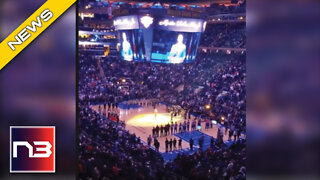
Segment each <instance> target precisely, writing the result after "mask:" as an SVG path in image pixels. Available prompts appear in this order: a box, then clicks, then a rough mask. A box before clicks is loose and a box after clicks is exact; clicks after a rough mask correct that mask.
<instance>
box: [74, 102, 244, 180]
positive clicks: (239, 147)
mask: <svg viewBox="0 0 320 180" xmlns="http://www.w3.org/2000/svg"><path fill="white" fill-rule="evenodd" d="M78 106H79V110H80V112H79V121H80V123H79V128H80V133H79V148H78V151H79V154H78V155H79V157H78V158H79V164H78V170H79V178H80V179H216V178H218V177H219V178H224V179H245V174H246V169H245V147H246V146H245V140H238V141H236V142H234V144H233V145H232V146H231V147H230V148H227V147H226V146H224V145H223V144H217V143H213V144H211V146H210V147H209V148H208V149H207V150H205V151H198V152H195V153H194V154H192V155H185V154H182V155H180V154H179V155H178V156H177V158H176V159H175V160H173V161H168V162H164V160H163V158H162V157H161V155H160V154H159V153H158V152H157V151H154V150H152V149H151V148H149V147H148V146H147V145H145V144H144V143H142V142H141V140H140V139H139V138H138V137H136V136H135V135H134V134H130V133H129V132H128V131H126V130H125V129H124V128H123V127H122V126H121V125H119V124H117V123H114V122H112V121H109V120H107V119H106V118H103V116H101V114H99V113H97V112H95V111H93V110H92V109H90V108H89V107H88V106H87V105H86V103H83V102H81V103H80V104H79V105H78Z"/></svg>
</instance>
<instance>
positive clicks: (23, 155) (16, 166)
mask: <svg viewBox="0 0 320 180" xmlns="http://www.w3.org/2000/svg"><path fill="white" fill-rule="evenodd" d="M55 158H56V157H55V127H54V126H10V173H55Z"/></svg>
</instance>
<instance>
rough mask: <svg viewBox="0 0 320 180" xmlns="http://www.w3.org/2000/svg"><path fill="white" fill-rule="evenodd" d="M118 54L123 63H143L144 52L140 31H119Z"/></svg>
mask: <svg viewBox="0 0 320 180" xmlns="http://www.w3.org/2000/svg"><path fill="white" fill-rule="evenodd" d="M118 35H119V42H120V54H121V57H122V59H123V60H125V61H144V60H145V56H144V54H145V50H144V43H143V36H142V33H141V30H139V29H133V30H121V31H119V32H118Z"/></svg>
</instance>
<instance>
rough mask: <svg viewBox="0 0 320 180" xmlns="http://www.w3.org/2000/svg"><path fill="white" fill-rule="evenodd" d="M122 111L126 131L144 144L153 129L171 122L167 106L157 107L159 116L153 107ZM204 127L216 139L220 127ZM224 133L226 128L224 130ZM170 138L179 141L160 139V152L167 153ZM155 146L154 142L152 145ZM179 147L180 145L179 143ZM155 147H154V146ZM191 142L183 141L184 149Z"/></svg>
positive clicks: (205, 131)
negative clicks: (167, 141) (166, 148)
mask: <svg viewBox="0 0 320 180" xmlns="http://www.w3.org/2000/svg"><path fill="white" fill-rule="evenodd" d="M92 109H94V110H95V111H98V105H96V106H92ZM119 111H120V120H122V121H125V123H126V130H128V131H129V132H130V133H132V134H133V133H134V134H135V135H136V136H138V137H140V138H141V140H143V141H144V142H147V138H148V136H149V135H152V127H156V126H157V125H158V126H160V125H166V124H168V123H169V122H170V120H171V116H170V113H167V112H166V106H165V105H161V104H160V105H159V106H158V107H157V111H158V113H157V115H155V113H154V109H153V107H152V106H148V107H146V106H144V107H140V108H133V109H121V108H120V109H119ZM191 119H194V117H191ZM183 121H184V119H183V117H181V116H177V117H173V122H177V123H178V124H179V123H180V122H183ZM201 126H202V132H203V133H205V134H207V135H209V136H213V137H214V138H216V136H217V132H218V126H217V125H214V126H213V128H209V129H208V130H205V123H201ZM222 130H223V132H224V130H225V129H224V128H222ZM166 138H168V140H170V138H172V139H173V138H176V139H177V140H178V139H179V138H178V137H177V136H175V135H168V136H166V137H158V141H159V142H160V148H159V151H160V152H165V140H166ZM223 140H224V141H227V140H228V137H227V134H224V136H223ZM151 145H152V146H153V142H152V143H151ZM177 145H178V143H177ZM153 147H154V146H153ZM189 147H190V146H189V142H187V141H184V140H183V141H182V149H186V148H189Z"/></svg>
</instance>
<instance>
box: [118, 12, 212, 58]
mask: <svg viewBox="0 0 320 180" xmlns="http://www.w3.org/2000/svg"><path fill="white" fill-rule="evenodd" d="M173 12H174V11H172V10H166V9H160V10H158V9H143V10H141V11H137V12H136V13H130V14H129V15H120V16H115V17H114V18H113V25H114V27H115V29H116V30H117V32H118V42H119V47H120V54H121V57H122V59H123V60H125V61H143V62H159V63H190V62H193V61H194V59H195V57H196V52H197V48H198V45H199V41H200V37H201V33H202V32H204V30H205V27H206V22H205V20H204V18H201V16H200V15H199V16H197V18H194V17H181V16H174V14H177V13H173Z"/></svg>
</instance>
